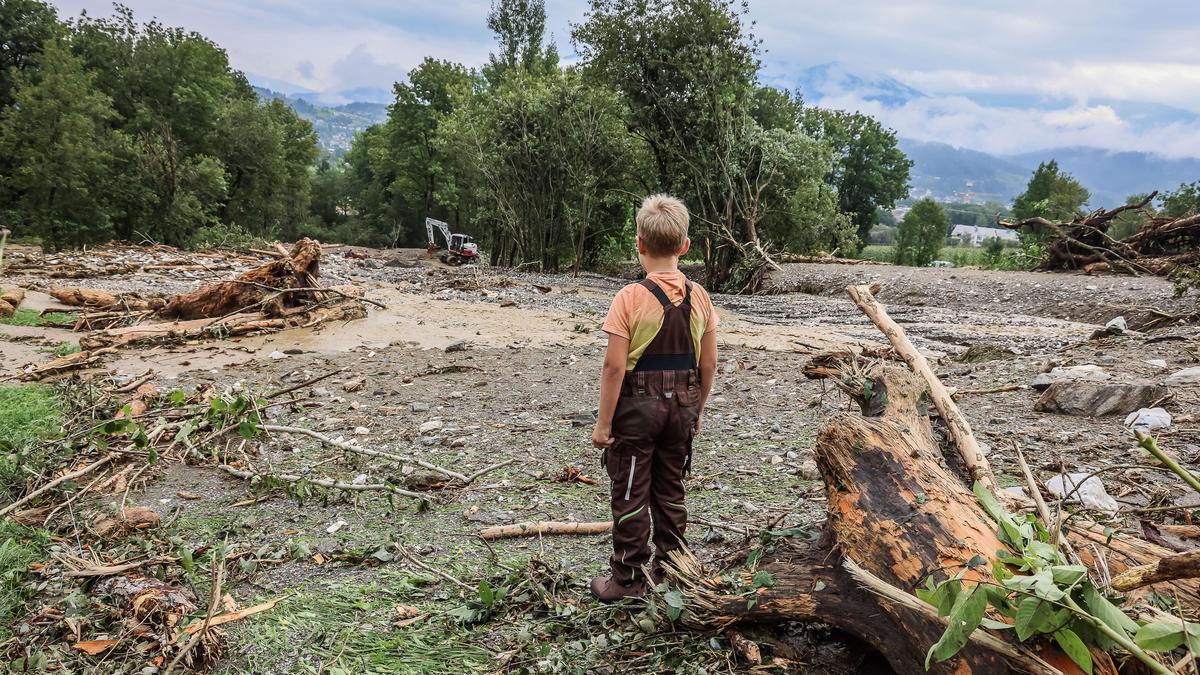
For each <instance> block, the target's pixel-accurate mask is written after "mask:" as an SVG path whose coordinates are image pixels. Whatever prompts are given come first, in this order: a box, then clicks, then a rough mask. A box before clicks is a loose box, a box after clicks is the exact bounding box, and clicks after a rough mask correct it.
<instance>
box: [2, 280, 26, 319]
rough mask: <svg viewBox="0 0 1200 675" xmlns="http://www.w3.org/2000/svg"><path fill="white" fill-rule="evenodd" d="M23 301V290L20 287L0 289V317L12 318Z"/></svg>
mask: <svg viewBox="0 0 1200 675" xmlns="http://www.w3.org/2000/svg"><path fill="white" fill-rule="evenodd" d="M24 301H25V289H24V288H21V287H20V286H5V287H3V288H0V316H12V315H13V314H16V312H17V308H18V307H20V306H21V303H22V302H24Z"/></svg>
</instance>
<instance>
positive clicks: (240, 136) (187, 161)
mask: <svg viewBox="0 0 1200 675" xmlns="http://www.w3.org/2000/svg"><path fill="white" fill-rule="evenodd" d="M0 27H3V29H4V35H3V43H4V44H3V47H4V48H3V49H0V221H2V222H3V223H4V224H5V225H6V226H7V227H9V228H10V229H12V230H13V231H14V232H15V233H16V234H17V235H18V236H26V237H36V238H39V239H40V240H41V241H42V244H43V245H44V246H45V247H46V248H48V249H60V248H69V247H78V246H83V245H87V244H96V243H102V242H106V241H109V240H112V239H125V240H137V241H154V242H163V243H167V244H173V245H191V244H195V243H202V242H204V241H208V240H210V239H212V238H213V237H216V236H225V235H228V234H230V233H233V234H238V233H250V234H258V235H262V236H282V237H287V236H289V235H292V234H294V233H295V232H296V230H297V227H298V226H299V225H301V224H302V223H303V222H304V221H305V219H306V218H307V217H308V214H309V198H310V185H311V167H312V165H313V163H314V162H315V161H316V159H317V149H316V148H317V146H316V136H315V135H314V133H313V131H312V128H311V126H310V125H309V123H308V122H306V121H304V120H302V119H300V118H299V117H297V116H296V114H295V113H294V112H293V111H292V110H291V109H290V108H288V107H287V106H286V105H285V104H284V103H283V102H280V101H266V102H264V101H262V100H259V98H258V97H257V96H256V95H255V93H254V91H253V89H252V88H251V87H250V85H249V83H248V82H247V81H246V78H245V77H244V76H243V75H242V73H240V72H238V71H236V70H233V69H232V68H230V66H229V61H228V58H227V56H226V54H225V51H224V50H223V49H221V48H220V47H218V46H217V45H216V44H214V43H213V42H211V41H210V40H208V39H206V38H204V37H203V36H201V35H199V34H197V33H193V32H187V31H185V30H183V29H181V28H170V27H166V26H164V25H162V24H160V23H158V22H156V21H150V22H147V23H138V22H137V21H136V20H135V19H134V16H133V14H132V12H131V11H130V10H129V9H127V8H125V7H121V6H118V7H117V11H116V13H115V15H114V16H113V17H112V18H108V19H96V18H91V17H88V16H87V15H86V14H85V15H82V16H80V17H79V18H76V19H72V20H68V21H62V20H60V19H59V18H58V16H57V14H56V12H55V10H54V8H53V7H52V6H50V5H48V4H46V3H44V2H41V1H40V0H4V1H3V2H0Z"/></svg>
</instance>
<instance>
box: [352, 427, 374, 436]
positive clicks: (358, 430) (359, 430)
mask: <svg viewBox="0 0 1200 675" xmlns="http://www.w3.org/2000/svg"><path fill="white" fill-rule="evenodd" d="M369 433H371V430H370V429H368V428H366V427H354V435H355V436H366V435H367V434H369Z"/></svg>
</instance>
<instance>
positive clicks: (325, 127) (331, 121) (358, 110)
mask: <svg viewBox="0 0 1200 675" xmlns="http://www.w3.org/2000/svg"><path fill="white" fill-rule="evenodd" d="M254 90H255V91H256V92H257V93H258V95H259V98H263V99H280V100H282V101H284V102H285V103H287V104H288V106H289V107H291V108H292V110H295V111H296V114H297V115H299V116H300V117H302V118H304V119H306V120H308V121H309V122H312V125H313V130H314V131H316V132H317V136H318V137H319V139H320V140H319V144H320V147H321V150H322V152H323V153H324V154H328V155H332V156H334V157H340V156H341V155H343V154H345V153H346V151H347V150H349V149H350V145H351V144H352V143H353V142H354V137H355V136H356V135H358V132H360V131H362V130H363V129H366V128H367V127H369V126H371V125H372V124H382V123H383V122H386V121H387V113H388V110H387V109H388V107H387V106H386V105H384V104H382V103H372V102H366V101H356V102H353V103H346V104H343V105H337V106H324V105H318V104H314V103H311V102H309V101H308V100H307V99H306V98H305V97H304V96H289V95H285V94H283V93H280V92H277V91H271V90H269V89H264V88H262V87H255V88H254Z"/></svg>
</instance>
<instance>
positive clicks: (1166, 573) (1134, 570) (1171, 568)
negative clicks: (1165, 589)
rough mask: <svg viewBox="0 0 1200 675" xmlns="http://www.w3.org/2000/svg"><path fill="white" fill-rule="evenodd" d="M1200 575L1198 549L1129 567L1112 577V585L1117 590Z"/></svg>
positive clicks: (1199, 553) (1199, 551) (1199, 552)
mask: <svg viewBox="0 0 1200 675" xmlns="http://www.w3.org/2000/svg"><path fill="white" fill-rule="evenodd" d="M1198 576H1200V549H1198V550H1194V551H1185V552H1183V553H1176V554H1174V555H1169V556H1166V557H1164V558H1161V559H1159V560H1156V561H1154V562H1152V563H1150V564H1149V565H1138V566H1137V567H1130V568H1129V569H1127V570H1125V571H1124V572H1122V573H1120V574H1118V575H1117V576H1115V577H1113V580H1112V586H1113V588H1115V589H1117V590H1118V591H1132V590H1133V589H1135V588H1141V587H1143V586H1149V585H1150V584H1157V583H1160V582H1163V581H1173V580H1175V579H1190V578H1194V577H1198Z"/></svg>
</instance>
